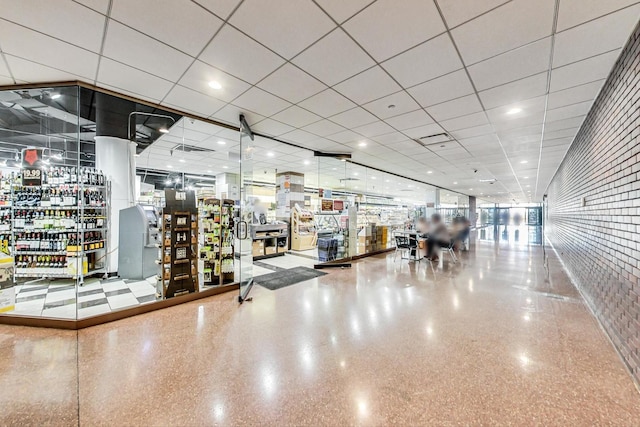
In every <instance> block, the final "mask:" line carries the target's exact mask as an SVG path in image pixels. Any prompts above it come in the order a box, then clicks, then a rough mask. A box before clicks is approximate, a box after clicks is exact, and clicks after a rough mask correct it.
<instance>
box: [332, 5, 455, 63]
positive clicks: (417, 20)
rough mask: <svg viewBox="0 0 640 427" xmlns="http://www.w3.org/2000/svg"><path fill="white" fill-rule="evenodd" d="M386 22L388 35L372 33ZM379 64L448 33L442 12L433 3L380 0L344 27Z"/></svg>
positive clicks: (378, 32)
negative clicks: (443, 33)
mask: <svg viewBox="0 0 640 427" xmlns="http://www.w3.org/2000/svg"><path fill="white" fill-rule="evenodd" d="M381 22H384V28H387V29H392V31H393V37H389V32H388V31H372V29H373V28H377V27H379V26H380V23H381ZM343 28H344V29H345V30H346V31H347V32H348V33H349V34H351V35H352V36H353V37H354V38H355V39H356V40H357V41H358V43H360V45H361V46H362V47H363V48H364V49H366V50H367V51H368V52H369V53H370V54H371V55H372V56H373V57H374V58H375V59H376V60H377V61H378V62H380V61H384V60H385V59H387V58H389V57H391V56H393V55H396V54H398V53H400V52H402V51H405V50H407V49H409V48H411V47H413V46H416V45H417V44H419V43H422V42H424V41H426V40H428V39H430V38H432V37H434V36H436V35H438V34H440V33H442V32H444V31H445V27H444V24H443V22H442V20H441V19H440V15H439V13H438V10H437V9H436V7H435V4H434V3H433V2H432V1H422V0H405V1H404V2H403V4H402V6H401V7H398V3H397V1H394V0H378V1H376V2H375V3H373V4H372V5H371V6H369V7H367V8H366V9H364V10H363V11H362V12H360V13H359V14H357V15H356V16H354V17H353V18H351V19H350V20H349V21H347V22H346V23H344V24H343Z"/></svg>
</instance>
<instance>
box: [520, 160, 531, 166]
mask: <svg viewBox="0 0 640 427" xmlns="http://www.w3.org/2000/svg"><path fill="white" fill-rule="evenodd" d="M520 163H522V164H523V165H524V164H525V163H529V160H521V161H520Z"/></svg>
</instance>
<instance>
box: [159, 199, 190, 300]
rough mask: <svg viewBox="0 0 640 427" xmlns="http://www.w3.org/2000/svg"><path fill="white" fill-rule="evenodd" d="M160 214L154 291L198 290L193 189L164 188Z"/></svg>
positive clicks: (171, 294)
mask: <svg viewBox="0 0 640 427" xmlns="http://www.w3.org/2000/svg"><path fill="white" fill-rule="evenodd" d="M165 199H166V203H167V206H165V207H164V209H163V210H162V215H161V242H162V243H161V245H160V246H161V247H160V248H159V251H158V252H159V253H158V264H159V268H160V272H159V274H158V276H157V280H158V291H159V292H158V293H159V294H160V295H161V296H162V298H173V297H176V296H180V295H184V294H189V293H193V292H198V291H199V289H198V256H197V246H198V211H197V209H196V204H195V194H194V192H193V191H177V190H165Z"/></svg>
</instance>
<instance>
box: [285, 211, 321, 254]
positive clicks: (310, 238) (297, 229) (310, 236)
mask: <svg viewBox="0 0 640 427" xmlns="http://www.w3.org/2000/svg"><path fill="white" fill-rule="evenodd" d="M316 240H317V234H316V224H315V221H314V215H313V213H312V212H311V211H308V210H305V209H302V208H300V207H299V206H298V205H296V206H295V207H294V209H293V210H292V211H291V249H293V250H294V251H307V250H311V249H314V248H315V247H316Z"/></svg>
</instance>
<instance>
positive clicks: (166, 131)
mask: <svg viewBox="0 0 640 427" xmlns="http://www.w3.org/2000/svg"><path fill="white" fill-rule="evenodd" d="M158 132H161V133H169V129H167V128H160V129H158Z"/></svg>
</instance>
